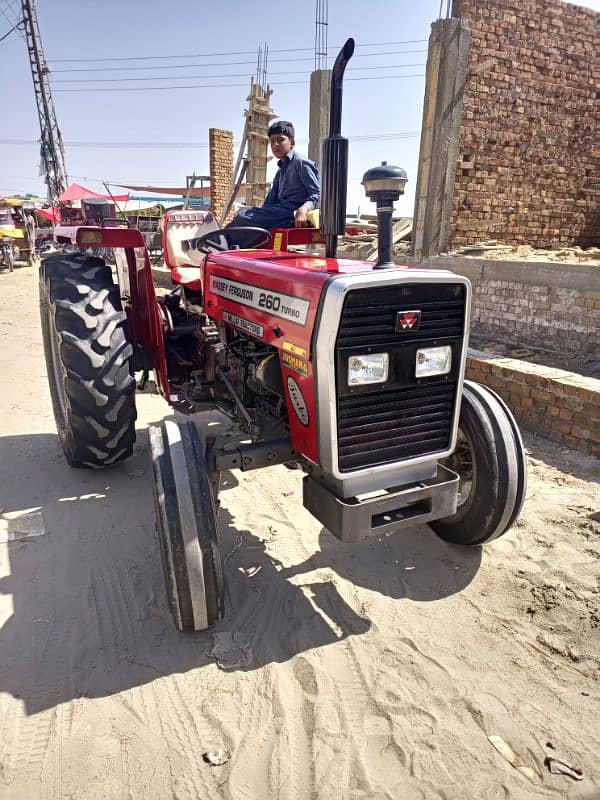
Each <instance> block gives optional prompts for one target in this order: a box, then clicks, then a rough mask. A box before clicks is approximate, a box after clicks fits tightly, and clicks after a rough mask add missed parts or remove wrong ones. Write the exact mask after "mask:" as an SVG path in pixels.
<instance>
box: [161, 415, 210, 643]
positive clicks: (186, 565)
mask: <svg viewBox="0 0 600 800" xmlns="http://www.w3.org/2000/svg"><path fill="white" fill-rule="evenodd" d="M149 435H150V450H151V456H152V473H153V476H154V502H155V510H156V528H157V533H158V538H159V540H160V547H161V554H162V561H163V567H164V573H165V583H166V588H167V598H168V601H169V606H170V608H171V612H172V614H173V619H174V620H175V625H176V626H177V628H178V629H179V630H180V631H202V630H205V629H206V628H209V627H210V626H211V625H214V624H215V623H216V622H218V621H219V620H220V619H222V618H223V614H224V584H223V568H222V564H221V554H220V549H219V542H218V526H217V498H216V492H215V490H214V487H213V485H212V484H211V476H210V475H209V472H208V468H207V463H206V457H205V454H204V447H203V445H202V442H201V440H200V437H199V435H198V431H197V430H196V428H195V426H194V424H193V423H192V422H176V421H173V420H165V421H164V422H162V423H161V424H160V426H157V427H154V426H153V427H151V428H150V430H149Z"/></svg>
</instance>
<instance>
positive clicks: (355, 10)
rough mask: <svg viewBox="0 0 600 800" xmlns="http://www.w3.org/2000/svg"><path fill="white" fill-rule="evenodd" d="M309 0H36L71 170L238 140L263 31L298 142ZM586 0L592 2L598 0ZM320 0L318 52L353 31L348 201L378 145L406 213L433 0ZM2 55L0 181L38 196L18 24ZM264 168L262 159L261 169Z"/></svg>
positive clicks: (356, 198)
mask: <svg viewBox="0 0 600 800" xmlns="http://www.w3.org/2000/svg"><path fill="white" fill-rule="evenodd" d="M442 2H443V7H444V10H445V7H446V0H442ZM321 4H322V5H323V0H321ZM315 5H316V2H315V0H305V1H304V2H299V3H295V2H288V3H250V2H247V1H246V2H242V1H241V0H221V2H215V1H214V0H211V2H200V0H195V1H194V0H190V1H189V2H173V3H169V2H167V0H143V1H142V0H103V1H102V2H98V0H38V16H39V23H40V31H41V36H42V41H43V45H44V50H45V54H46V59H47V62H48V66H49V68H50V70H51V73H52V87H53V92H54V103H55V108H56V114H57V118H58V123H59V126H60V128H61V131H62V134H63V139H64V141H65V145H66V154H65V156H66V165H67V172H68V174H69V178H70V180H71V181H77V182H78V183H83V184H84V185H86V186H88V187H89V188H91V189H94V190H98V191H103V190H102V184H101V181H103V180H107V181H108V182H109V183H111V184H113V183H153V184H157V185H161V184H162V185H174V184H175V185H181V184H182V183H183V184H185V176H186V175H190V174H192V172H194V171H195V172H196V173H197V174H208V172H209V165H208V147H207V143H208V129H209V128H210V127H216V128H225V129H229V130H232V131H233V133H234V138H235V140H236V141H238V140H239V137H240V136H241V133H242V129H243V124H244V117H243V110H244V108H245V107H246V96H247V93H248V87H249V82H250V76H251V75H254V74H255V73H256V60H257V51H258V48H259V46H264V45H265V43H266V45H268V48H269V59H268V73H267V77H268V81H269V83H270V84H271V86H272V88H273V96H272V98H271V104H272V107H273V110H274V111H275V113H276V114H277V115H278V116H279V117H281V118H284V119H290V120H292V121H293V122H294V123H295V125H296V139H297V143H296V146H297V149H298V151H299V152H301V153H304V154H306V153H307V149H308V115H309V77H310V72H311V70H312V69H313V68H314V42H315ZM585 5H587V6H591V7H596V8H599V7H600V0H589V2H586V3H585ZM328 6H329V8H328V23H329V24H328V45H329V59H328V64H327V66H328V67H331V66H332V64H333V59H334V58H335V55H336V53H337V50H338V49H339V46H341V44H342V43H343V42H344V41H345V40H346V39H347V38H348V37H350V36H351V37H353V38H354V39H355V41H356V45H357V48H356V51H355V56H354V58H353V59H352V61H351V62H350V64H349V66H348V69H347V70H346V81H345V84H344V107H343V118H342V134H343V135H345V136H347V137H348V138H350V140H351V141H350V184H349V192H348V208H349V210H350V211H354V210H356V208H357V207H358V206H359V205H360V208H361V210H363V211H373V210H374V206H373V205H372V204H370V203H369V202H368V200H367V199H366V198H365V197H364V194H363V191H362V187H361V186H360V180H361V177H362V174H363V173H364V171H365V170H367V169H368V168H369V167H372V166H374V165H376V164H378V163H380V162H381V161H382V160H384V159H385V160H387V161H388V162H389V163H391V164H396V165H398V166H401V167H404V169H406V171H407V173H408V177H409V183H408V185H407V190H406V195H405V197H404V198H402V199H401V200H400V201H399V203H398V204H397V211H398V212H399V213H401V214H404V215H410V214H412V208H413V201H414V191H415V183H416V172H417V161H418V152H419V133H420V127H421V114H422V102H423V91H424V73H425V60H426V48H427V38H428V36H429V33H430V25H431V22H432V21H434V20H435V19H436V18H437V16H438V14H439V11H440V0H419V2H415V0H329V2H328ZM19 7H20V2H18V0H0V37H1V36H2V35H3V34H4V33H5V32H6V31H7V30H8V29H9V28H10V24H9V20H10V21H11V22H12V21H14V20H16V19H17V18H18V12H19ZM278 51H280V52H278ZM149 57H151V58H149ZM159 57H160V58H159ZM109 59H111V60H109ZM125 59H129V60H125ZM0 68H1V71H2V75H3V78H2V86H3V104H2V114H1V118H2V126H1V129H0V193H2V194H10V193H14V192H20V193H25V192H37V193H40V194H41V195H42V196H45V187H44V184H43V182H42V180H41V178H40V177H39V176H38V166H39V145H38V144H36V143H35V140H37V139H38V137H39V124H38V118H37V111H36V108H35V100H34V94H33V89H32V83H31V74H30V71H29V62H28V59H27V53H26V47H25V42H24V41H23V39H22V38H21V37H20V36H19V35H18V34H17V32H14V33H12V34H11V35H10V36H9V37H8V38H6V39H5V40H4V41H2V42H0ZM82 70H86V71H82ZM134 78H135V80H133V79H134ZM116 79H118V80H116ZM92 81H93V82H92ZM226 84H229V85H226ZM157 87H164V88H163V89H160V88H157ZM174 87H190V88H174ZM140 88H143V91H139V89H140ZM98 89H102V91H98ZM125 89H129V90H131V89H135V91H124V90H125ZM72 90H79V91H72ZM355 137H365V138H362V140H361V139H360V138H359V139H356V138H355ZM157 143H158V144H157ZM125 144H129V146H125ZM274 170H275V163H274V161H272V162H271V163H270V165H269V177H271V176H272V174H273V172H274Z"/></svg>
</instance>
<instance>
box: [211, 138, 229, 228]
mask: <svg viewBox="0 0 600 800" xmlns="http://www.w3.org/2000/svg"><path fill="white" fill-rule="evenodd" d="M208 141H209V148H210V206H211V209H212V211H213V213H214V214H215V216H216V217H219V216H220V215H221V212H222V211H223V207H224V205H225V203H226V202H227V198H228V196H229V187H230V185H231V177H232V175H233V133H232V132H231V131H224V130H221V129H220V128H209V131H208Z"/></svg>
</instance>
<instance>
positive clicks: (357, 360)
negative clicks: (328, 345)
mask: <svg viewBox="0 0 600 800" xmlns="http://www.w3.org/2000/svg"><path fill="white" fill-rule="evenodd" d="M389 368H390V356H389V353H369V354H365V355H359V356H350V358H349V359H348V386H366V385H367V384H369V383H385V382H386V381H387V379H388V373H389Z"/></svg>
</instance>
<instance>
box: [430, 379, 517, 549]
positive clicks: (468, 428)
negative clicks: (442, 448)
mask: <svg viewBox="0 0 600 800" xmlns="http://www.w3.org/2000/svg"><path fill="white" fill-rule="evenodd" d="M444 465H445V466H447V467H449V468H450V469H452V470H454V472H457V473H458V475H459V490H458V491H459V495H458V506H457V509H456V513H455V514H453V515H452V516H451V517H445V518H444V519H439V520H436V521H434V522H430V523H429V525H430V527H431V528H432V529H433V531H434V532H435V533H437V535H438V536H440V537H441V538H442V539H446V540H447V541H449V542H453V543H455V544H465V545H479V544H485V543H486V542H490V541H492V540H493V539H497V538H498V537H499V536H502V534H503V533H505V532H506V531H507V530H508V529H509V528H510V527H511V525H512V524H513V523H514V521H515V520H516V518H517V516H518V515H519V512H520V510H521V507H522V505H523V500H524V498H525V491H526V488H527V461H526V457H525V450H524V448H523V442H522V440H521V435H520V433H519V429H518V427H517V423H516V422H515V419H514V417H513V415H512V414H511V412H510V411H509V409H508V407H507V406H506V405H505V403H504V402H503V401H502V400H501V399H500V398H499V397H498V396H497V395H496V394H494V393H493V392H492V391H490V390H489V389H487V388H486V387H485V386H481V385H480V384H478V383H472V382H471V381H465V383H464V388H463V397H462V405H461V410H460V420H459V425H458V440H457V444H456V449H455V451H454V453H453V454H452V456H450V458H448V459H446V460H445V461H444Z"/></svg>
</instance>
